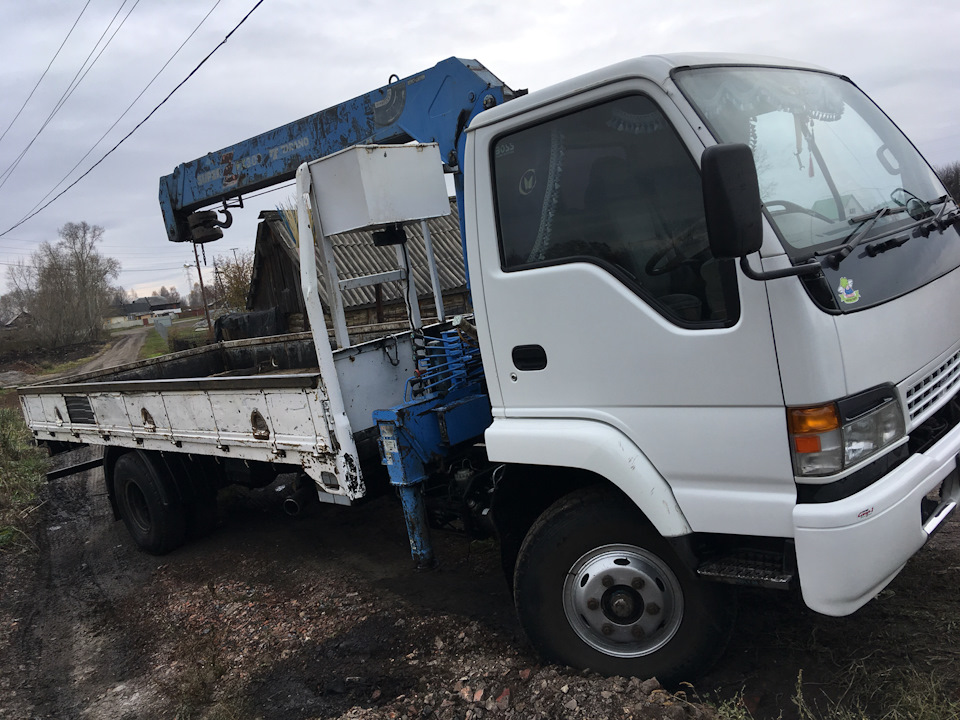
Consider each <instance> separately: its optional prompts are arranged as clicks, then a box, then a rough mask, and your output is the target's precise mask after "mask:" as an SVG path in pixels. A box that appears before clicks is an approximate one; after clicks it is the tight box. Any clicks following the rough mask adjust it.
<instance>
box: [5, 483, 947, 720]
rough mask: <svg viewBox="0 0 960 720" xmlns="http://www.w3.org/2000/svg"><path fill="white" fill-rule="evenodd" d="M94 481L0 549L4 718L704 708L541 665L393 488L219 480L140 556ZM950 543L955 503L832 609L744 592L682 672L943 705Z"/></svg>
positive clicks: (462, 554) (483, 547)
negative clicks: (850, 607)
mask: <svg viewBox="0 0 960 720" xmlns="http://www.w3.org/2000/svg"><path fill="white" fill-rule="evenodd" d="M102 483H103V480H102V474H101V472H100V471H99V470H94V471H89V472H87V473H83V474H81V475H77V476H74V477H71V478H65V479H63V480H60V481H56V482H54V483H52V484H51V485H49V487H48V495H47V498H46V504H45V506H44V508H43V509H42V510H41V511H40V512H41V513H42V514H43V515H42V517H41V518H40V519H39V522H38V525H37V529H36V533H35V542H36V545H37V548H36V550H35V551H34V552H32V553H29V554H25V555H19V556H10V555H5V556H0V570H2V573H3V574H2V587H3V592H2V593H0V627H2V628H3V629H4V631H3V632H2V633H0V717H10V718H27V717H29V718H84V719H99V718H104V719H107V718H110V719H111V720H114V719H116V718H160V717H171V718H172V717H177V718H211V719H213V718H244V719H246V718H250V719H253V718H261V719H263V720H272V719H273V718H277V719H279V718H285V719H290V718H293V719H306V718H351V719H354V720H356V719H358V718H395V719H399V718H403V717H406V718H408V720H413V718H427V717H438V718H457V720H463V719H464V718H471V719H473V718H483V717H491V718H494V717H514V718H536V717H541V718H561V717H563V718H567V717H569V718H580V717H583V718H630V717H638V718H639V717H643V718H680V717H684V718H696V717H716V713H715V711H714V710H712V709H710V708H704V707H702V706H700V705H689V704H685V703H683V702H682V701H680V700H678V699H677V698H674V697H672V696H670V695H668V694H666V693H664V692H662V691H660V690H658V689H657V687H656V685H655V684H644V683H642V682H641V681H640V680H639V679H637V680H633V681H628V680H625V679H607V678H600V677H597V676H592V675H589V674H583V673H574V672H571V671H568V670H566V669H564V668H555V667H549V666H543V665H541V664H540V662H539V660H538V659H537V658H536V657H535V656H534V655H533V654H532V653H531V651H530V650H529V649H528V647H527V645H526V642H525V640H524V639H523V636H522V634H521V632H520V630H519V628H518V626H517V624H516V621H515V619H514V615H513V609H512V605H511V601H510V597H509V594H508V593H507V591H506V589H505V585H504V582H503V579H502V576H501V574H500V571H499V562H498V558H497V549H496V547H495V545H494V544H493V543H490V542H486V543H477V542H470V541H469V540H467V539H466V538H463V537H459V536H456V535H450V534H440V533H437V534H435V542H436V544H437V546H438V547H437V549H438V554H439V556H440V557H441V559H442V566H441V568H440V569H439V570H438V571H435V572H430V573H416V572H414V571H413V570H412V569H411V566H410V559H409V555H408V548H407V541H406V537H405V531H404V526H403V521H402V518H401V514H400V512H399V509H398V508H397V507H396V506H395V503H394V502H393V499H392V498H382V499H379V500H376V501H373V502H372V503H370V504H368V505H367V506H364V507H356V508H339V507H332V506H322V507H320V508H318V509H317V511H316V512H315V513H314V514H313V515H312V516H311V517H309V518H306V519H292V518H289V517H287V516H285V515H283V513H282V512H281V511H280V499H281V497H282V491H278V489H277V488H276V487H272V488H268V489H267V490H264V491H258V492H246V493H244V494H242V495H241V494H224V493H222V494H221V508H222V512H221V525H220V527H219V528H218V530H217V531H216V532H215V533H214V534H213V535H212V536H210V537H208V538H206V539H204V540H201V541H197V542H195V543H193V544H192V545H189V546H187V547H184V548H182V549H180V550H177V551H175V552H174V553H171V554H170V555H167V556H165V557H162V558H157V557H153V556H149V555H145V554H143V553H140V552H138V551H137V550H136V549H135V548H134V546H133V544H132V542H131V541H130V540H129V538H128V537H127V535H126V531H125V529H124V527H123V525H122V523H117V522H114V521H113V517H112V513H111V511H110V508H109V505H108V502H107V500H106V497H105V495H104V491H103V484H102ZM958 549H960V527H958V522H957V520H956V519H954V520H952V521H950V522H948V523H947V524H946V529H945V530H944V531H943V532H941V533H940V534H939V535H937V536H936V537H935V538H934V539H933V540H932V541H931V542H930V543H929V545H928V546H927V547H926V548H925V549H924V550H922V551H921V553H920V554H919V555H918V556H917V557H916V558H914V559H913V561H911V563H910V564H909V565H908V566H907V568H906V569H905V570H904V572H903V573H902V574H901V575H900V577H898V578H897V579H896V580H895V581H894V582H893V584H892V585H891V586H890V587H889V588H888V589H887V590H885V591H884V592H883V593H882V594H881V596H880V597H879V598H878V599H877V600H875V601H874V602H872V603H871V604H869V605H868V606H867V607H866V608H864V609H863V610H861V611H860V612H858V613H857V614H855V615H854V616H852V617H848V618H827V617H823V616H818V615H815V614H813V613H811V612H809V611H807V610H805V609H803V606H802V604H801V603H800V601H799V600H798V598H797V597H796V596H793V595H790V594H787V593H783V594H777V593H765V592H756V593H754V592H744V593H742V594H741V597H740V619H739V621H738V624H737V627H736V632H735V635H734V638H733V641H732V643H731V645H730V647H729V649H728V651H727V653H726V654H725V656H724V657H723V658H722V659H721V661H720V663H719V665H718V666H717V668H716V669H715V670H714V671H713V672H711V673H710V674H709V675H708V676H707V677H704V678H701V679H700V680H699V681H698V682H697V686H696V687H697V692H699V693H700V694H702V695H704V696H709V697H712V698H713V699H714V701H716V702H719V701H721V700H723V699H727V700H728V701H729V702H731V703H734V704H736V705H737V707H736V708H735V709H736V710H737V711H738V712H741V713H742V712H745V711H746V710H747V709H749V710H750V711H751V712H752V713H753V717H755V718H770V719H771V720H772V719H773V718H777V717H781V716H782V717H783V718H784V719H785V720H790V719H791V718H798V717H803V718H804V720H807V719H809V718H828V717H836V716H837V715H838V714H839V709H846V710H851V709H852V708H854V707H856V706H857V705H863V706H864V708H865V711H864V712H865V714H864V715H862V716H861V715H852V716H850V717H857V718H860V717H865V718H872V717H878V718H879V717H881V713H882V712H887V711H889V709H890V708H891V707H894V704H895V703H901V704H902V703H903V702H909V703H920V705H924V706H925V707H927V709H928V710H930V709H932V711H933V712H934V713H935V714H932V715H931V714H929V712H927V714H923V713H922V712H920V711H919V710H917V709H916V708H917V707H920V705H916V706H910V707H908V708H907V710H906V711H903V712H901V714H898V715H889V716H888V715H884V716H883V717H902V718H907V717H909V718H928V717H929V718H936V719H937V720H944V718H956V717H960V677H958V672H960V623H958V622H957V618H960V595H958V593H957V591H956V588H957V587H958V586H960V561H958V555H957V551H958ZM801 673H802V681H801V682H800V685H799V687H801V690H802V700H803V702H805V703H807V704H808V706H809V707H811V708H813V710H812V711H807V714H805V715H801V714H800V712H799V711H798V709H797V706H796V703H795V700H794V698H795V696H796V692H797V687H798V676H799V675H800V674H801ZM904 698H906V700H904ZM911 708H913V709H911ZM726 717H736V718H746V717H749V716H748V715H745V714H740V715H729V714H728V715H726Z"/></svg>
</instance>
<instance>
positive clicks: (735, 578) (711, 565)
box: [697, 552, 793, 590]
mask: <svg viewBox="0 0 960 720" xmlns="http://www.w3.org/2000/svg"><path fill="white" fill-rule="evenodd" d="M697 574H698V575H700V577H702V578H705V579H708V580H714V581H716V582H723V583H729V584H731V585H749V586H751V587H762V588H770V589H774V590H786V589H788V588H789V587H790V583H791V581H792V580H793V573H792V572H788V571H787V570H785V569H784V567H783V558H782V557H781V556H779V555H775V554H771V553H757V552H740V553H736V554H734V555H727V556H725V557H722V558H716V559H714V560H708V561H707V562H705V563H703V564H702V565H700V567H698V568H697Z"/></svg>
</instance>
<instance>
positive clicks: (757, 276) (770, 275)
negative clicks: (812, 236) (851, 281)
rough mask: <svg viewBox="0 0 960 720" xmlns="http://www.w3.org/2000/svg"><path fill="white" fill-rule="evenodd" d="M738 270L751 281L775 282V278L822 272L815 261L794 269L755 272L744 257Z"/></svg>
mask: <svg viewBox="0 0 960 720" xmlns="http://www.w3.org/2000/svg"><path fill="white" fill-rule="evenodd" d="M740 269H741V270H743V274H744V275H746V276H747V277H748V278H750V279H751V280H776V279H777V278H784V277H795V276H798V275H810V274H812V273H815V272H820V271H821V270H822V268H821V267H820V263H819V262H817V261H816V260H809V261H807V262H806V263H804V264H803V265H796V266H794V267H788V268H784V269H783V270H761V271H759V272H757V271H756V270H754V269H753V268H752V267H750V263H749V262H747V256H746V255H744V256H743V257H742V258H740Z"/></svg>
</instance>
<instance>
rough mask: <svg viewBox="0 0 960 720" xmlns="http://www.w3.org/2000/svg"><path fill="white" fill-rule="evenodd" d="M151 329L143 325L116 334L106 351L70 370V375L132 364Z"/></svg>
mask: <svg viewBox="0 0 960 720" xmlns="http://www.w3.org/2000/svg"><path fill="white" fill-rule="evenodd" d="M152 329H153V328H152V327H148V326H146V325H144V326H143V327H135V328H132V329H130V330H124V331H123V332H119V333H117V334H116V335H115V336H114V337H115V338H116V341H115V342H114V343H113V344H112V345H111V346H110V347H108V348H107V349H106V351H104V352H102V353H101V354H99V355H97V356H96V357H95V358H93V359H92V360H91V361H90V362H88V363H85V364H84V365H82V366H81V367H79V368H77V369H75V370H71V374H72V373H85V372H93V371H94V370H104V369H106V368H112V367H116V366H117V365H125V364H126V363H131V362H134V361H135V360H136V359H137V355H139V353H140V348H142V347H143V342H144V340H146V338H147V333H148V332H150V331H151V330H152Z"/></svg>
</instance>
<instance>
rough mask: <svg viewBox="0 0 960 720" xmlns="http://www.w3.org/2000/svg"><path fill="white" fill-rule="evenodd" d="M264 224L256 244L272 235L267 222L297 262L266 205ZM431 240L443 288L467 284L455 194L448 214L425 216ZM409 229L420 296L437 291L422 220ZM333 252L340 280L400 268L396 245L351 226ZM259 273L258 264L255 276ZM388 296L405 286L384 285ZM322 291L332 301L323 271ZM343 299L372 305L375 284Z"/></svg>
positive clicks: (274, 237) (391, 298) (282, 226)
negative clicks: (384, 243) (381, 242)
mask: <svg viewBox="0 0 960 720" xmlns="http://www.w3.org/2000/svg"><path fill="white" fill-rule="evenodd" d="M260 217H261V218H262V219H263V224H262V226H261V228H260V231H259V232H258V233H257V242H258V244H259V243H260V242H261V241H268V239H267V237H266V235H267V233H265V232H262V231H263V230H264V227H263V226H264V225H265V226H266V227H267V228H268V229H269V231H270V232H269V235H270V236H272V237H270V238H269V240H272V241H273V242H276V243H278V244H280V245H281V246H283V248H284V249H285V250H286V252H287V255H288V256H289V257H291V259H293V260H294V261H295V262H298V260H297V250H296V247H295V245H294V240H293V238H292V237H291V236H290V233H289V231H288V229H287V227H286V225H285V223H284V222H283V220H282V219H281V216H280V213H278V212H273V211H266V212H262V213H261V214H260ZM426 224H427V227H428V229H429V231H430V239H431V241H432V243H433V253H434V256H435V257H436V262H437V274H438V275H439V278H440V289H441V292H446V291H451V290H463V289H465V288H466V284H467V280H466V271H465V270H464V265H463V247H462V245H461V244H460V217H459V215H458V213H457V205H456V202H455V201H454V200H453V199H452V198H451V202H450V214H449V215H446V216H443V217H439V218H433V219H430V220H427V221H426ZM404 229H405V231H406V234H407V243H406V247H407V252H408V256H409V258H410V263H411V265H412V266H413V275H414V278H415V281H416V285H417V293H418V295H419V296H420V297H421V298H429V297H432V296H433V288H432V286H431V283H430V270H429V267H428V265H427V255H426V251H425V249H424V243H423V231H422V229H421V224H420V223H418V222H414V223H410V224H408V225H406V226H405V228H404ZM330 240H331V243H332V244H333V252H334V256H335V257H336V261H337V272H338V274H339V275H340V279H341V280H348V279H351V278H356V277H363V276H366V275H373V274H376V273H381V272H389V271H391V270H396V269H397V254H396V250H395V249H394V246H392V245H390V246H383V247H378V246H376V245H374V244H373V234H372V233H371V232H369V231H368V232H349V233H342V234H340V235H333V236H332V237H331V238H330ZM258 277H259V274H258V273H257V272H256V270H254V282H257V278H258ZM382 288H383V290H382V297H383V301H384V302H391V301H397V300H400V299H401V298H402V297H403V290H402V288H401V285H400V283H396V282H389V283H384V284H383V286H382ZM320 295H321V298H322V299H323V302H324V304H325V305H327V306H329V297H328V294H327V288H326V285H325V282H324V279H323V277H322V276H321V278H320ZM343 301H344V306H345V307H346V308H355V307H362V306H365V305H374V304H375V303H376V290H375V288H374V286H373V285H368V286H366V287H359V288H350V289H348V290H344V291H343Z"/></svg>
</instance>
